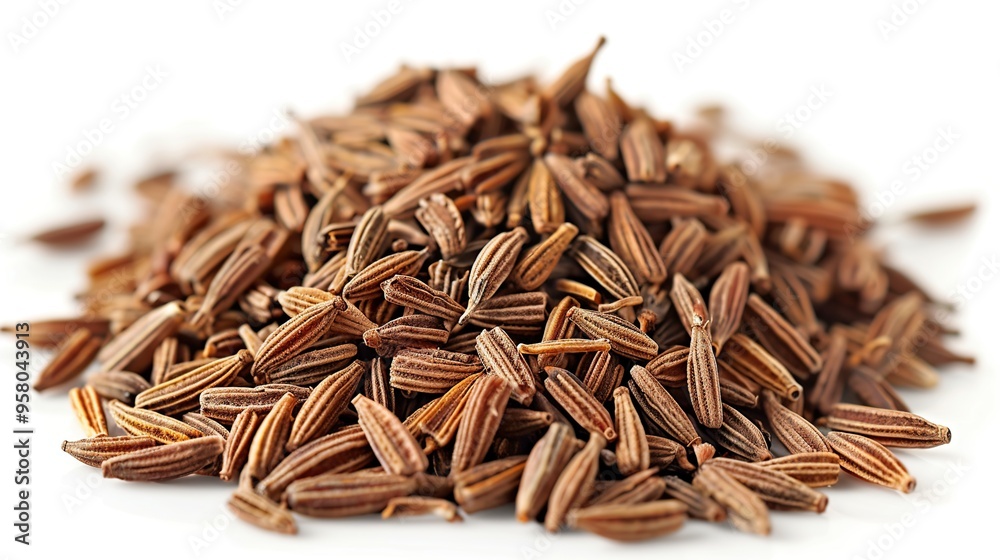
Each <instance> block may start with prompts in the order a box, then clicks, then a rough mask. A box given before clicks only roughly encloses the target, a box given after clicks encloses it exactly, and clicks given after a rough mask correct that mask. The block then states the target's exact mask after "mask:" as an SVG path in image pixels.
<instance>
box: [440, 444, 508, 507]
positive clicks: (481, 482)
mask: <svg viewBox="0 0 1000 560" xmlns="http://www.w3.org/2000/svg"><path fill="white" fill-rule="evenodd" d="M525 460H526V457H525V456H524V455H515V456H512V457H506V458H504V459H499V460H496V461H490V462H487V463H482V464H480V465H477V466H475V467H472V468H471V469H468V470H466V471H462V472H459V473H455V474H454V475H453V476H452V478H453V479H454V481H455V501H457V502H458V505H459V506H461V507H462V509H463V510H465V513H475V512H477V511H483V510H487V509H492V508H495V507H499V506H502V505H504V504H509V503H511V502H513V501H514V497H515V495H516V494H517V489H518V483H519V482H520V481H521V475H522V473H523V472H524V466H525Z"/></svg>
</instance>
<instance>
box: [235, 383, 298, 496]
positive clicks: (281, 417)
mask: <svg viewBox="0 0 1000 560" xmlns="http://www.w3.org/2000/svg"><path fill="white" fill-rule="evenodd" d="M298 404H299V400H298V399H297V398H295V396H294V395H292V394H291V393H286V394H285V395H284V396H283V397H281V399H279V400H278V402H276V403H274V407H273V408H272V409H271V411H270V412H268V413H267V416H264V419H263V420H262V421H261V423H260V427H258V428H257V431H256V433H255V434H254V436H253V441H251V442H250V452H249V455H248V456H247V464H246V470H245V472H246V474H247V475H248V476H249V477H250V478H251V480H253V481H257V480H261V479H263V478H264V477H266V476H267V475H268V473H270V472H271V470H272V469H274V467H275V466H277V465H278V463H279V462H280V461H281V459H282V458H283V457H284V456H285V446H286V444H287V443H288V434H289V433H290V432H291V430H292V416H293V410H294V408H295V407H296V406H298Z"/></svg>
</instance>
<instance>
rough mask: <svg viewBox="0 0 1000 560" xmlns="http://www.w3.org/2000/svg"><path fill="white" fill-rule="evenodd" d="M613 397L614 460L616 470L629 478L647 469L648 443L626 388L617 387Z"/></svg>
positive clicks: (644, 430)
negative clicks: (615, 437)
mask: <svg viewBox="0 0 1000 560" xmlns="http://www.w3.org/2000/svg"><path fill="white" fill-rule="evenodd" d="M614 397H615V431H616V432H617V433H618V443H617V444H615V458H616V459H617V460H618V470H619V471H621V473H622V474H623V475H625V476H629V475H632V474H635V473H637V472H639V471H643V470H645V469H648V468H649V442H648V441H647V440H646V429H645V428H643V426H642V419H641V418H639V413H638V412H637V411H636V409H635V406H634V405H633V404H632V397H631V395H630V394H629V391H628V388H627V387H618V388H617V389H615V392H614Z"/></svg>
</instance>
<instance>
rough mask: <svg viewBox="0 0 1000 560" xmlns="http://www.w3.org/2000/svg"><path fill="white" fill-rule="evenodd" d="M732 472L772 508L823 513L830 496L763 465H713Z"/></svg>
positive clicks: (718, 462)
mask: <svg viewBox="0 0 1000 560" xmlns="http://www.w3.org/2000/svg"><path fill="white" fill-rule="evenodd" d="M707 464H711V465H714V466H716V467H719V468H721V469H722V470H724V471H726V472H727V473H729V475H730V476H732V477H733V478H734V479H736V480H737V481H739V482H740V483H741V484H743V485H744V486H746V487H747V488H749V489H750V490H753V491H754V492H756V493H757V495H758V496H760V497H761V498H762V499H763V500H764V501H765V502H767V503H768V504H769V505H771V506H772V507H776V508H781V509H803V510H809V511H814V512H816V513H823V512H824V511H825V510H826V505H827V502H828V500H827V497H826V496H824V495H823V494H821V493H819V492H817V491H815V490H813V489H812V488H810V487H809V486H807V485H805V484H803V483H801V482H799V481H798V480H796V479H794V478H792V477H790V476H788V475H786V474H784V473H781V472H779V471H775V470H771V469H768V468H767V467H762V466H760V465H759V464H754V463H745V462H743V461H737V460H734V459H725V458H721V457H720V458H718V459H712V460H711V461H710V462H709V463H707Z"/></svg>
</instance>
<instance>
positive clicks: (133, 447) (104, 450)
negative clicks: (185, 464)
mask: <svg viewBox="0 0 1000 560" xmlns="http://www.w3.org/2000/svg"><path fill="white" fill-rule="evenodd" d="M156 444H157V441H156V440H155V439H153V438H150V437H145V436H116V437H108V436H99V437H94V438H89V439H81V440H79V441H64V442H63V443H62V450H63V451H65V452H66V453H69V454H70V455H71V456H72V457H73V458H74V459H76V460H77V461H80V462H81V463H83V464H85V465H89V466H91V467H98V468H100V466H101V463H103V462H104V461H105V460H107V459H110V458H112V457H117V456H118V455H125V454H126V453H131V452H133V451H139V450H140V449H149V448H151V447H155V446H156Z"/></svg>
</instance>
